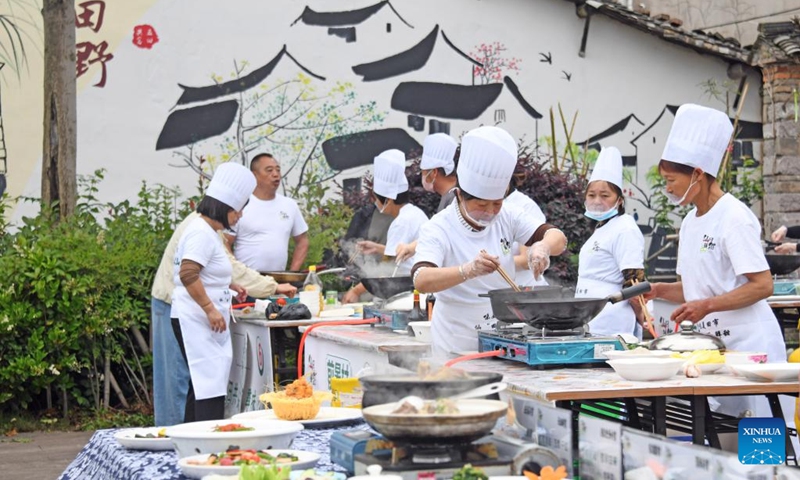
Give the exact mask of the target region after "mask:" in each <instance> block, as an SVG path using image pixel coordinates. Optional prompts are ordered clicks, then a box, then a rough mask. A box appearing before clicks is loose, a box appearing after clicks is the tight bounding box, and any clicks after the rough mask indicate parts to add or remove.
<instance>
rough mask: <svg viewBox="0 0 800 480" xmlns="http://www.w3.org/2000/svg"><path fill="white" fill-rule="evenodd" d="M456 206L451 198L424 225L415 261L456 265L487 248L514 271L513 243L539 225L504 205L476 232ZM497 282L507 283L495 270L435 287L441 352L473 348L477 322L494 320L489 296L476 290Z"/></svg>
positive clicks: (437, 348) (435, 345)
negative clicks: (441, 288)
mask: <svg viewBox="0 0 800 480" xmlns="http://www.w3.org/2000/svg"><path fill="white" fill-rule="evenodd" d="M458 208H459V207H458V202H453V203H451V204H450V205H449V206H448V207H447V208H445V209H444V210H442V211H441V212H439V213H437V214H436V215H434V217H433V218H432V219H431V220H430V221H429V222H427V223H425V224H424V225H423V226H422V228H421V229H420V235H419V240H418V242H417V252H416V262H417V263H420V262H430V263H432V264H434V265H436V266H438V267H456V266H459V265H462V264H464V263H466V262H469V261H471V260H473V259H475V257H476V256H478V254H479V253H480V251H481V250H486V251H487V252H488V253H489V254H491V255H497V256H498V257H500V263H501V265H502V266H503V268H504V269H505V270H506V271H507V272H512V271H514V270H513V269H514V256H513V255H512V253H511V244H512V243H513V242H515V241H517V242H521V243H525V242H527V241H528V240H529V239H530V238H531V237H532V236H533V234H534V232H536V229H537V228H539V227H540V226H541V225H542V223H541V222H536V221H535V220H533V218H532V217H531V216H530V215H527V214H526V213H525V212H523V211H522V210H519V209H518V208H517V207H516V206H514V205H503V207H502V208H501V209H500V213H498V215H497V219H496V220H495V221H494V222H493V223H492V224H491V225H490V226H489V227H488V228H486V229H484V230H481V231H477V232H475V231H472V230H470V229H469V228H468V227H467V226H465V225H464V224H463V223H462V220H461V219H460V218H459V214H458V212H457V209H458ZM500 288H508V284H507V283H506V282H505V281H504V280H503V278H502V277H501V276H500V274H499V273H493V274H490V275H483V276H480V277H476V278H473V279H470V280H467V281H466V282H463V283H460V284H458V285H456V286H454V287H452V288H449V289H447V290H443V291H441V292H437V293H436V306H435V307H434V309H433V324H432V325H431V333H432V335H433V348H434V351H435V352H436V353H439V354H441V353H458V352H464V351H475V350H477V349H478V339H477V334H476V327H481V328H489V326H490V325H491V324H493V323H494V321H493V320H492V308H491V305H490V303H489V299H488V298H483V297H479V296H478V294H480V293H486V292H488V291H489V290H495V289H500Z"/></svg>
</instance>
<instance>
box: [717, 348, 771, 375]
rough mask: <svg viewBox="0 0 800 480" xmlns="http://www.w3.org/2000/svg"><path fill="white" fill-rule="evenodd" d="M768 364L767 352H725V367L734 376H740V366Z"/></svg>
mask: <svg viewBox="0 0 800 480" xmlns="http://www.w3.org/2000/svg"><path fill="white" fill-rule="evenodd" d="M758 363H767V354H766V352H725V365H726V366H727V367H728V370H730V371H731V373H733V374H734V375H740V374H739V372H738V371H737V366H738V365H748V364H758Z"/></svg>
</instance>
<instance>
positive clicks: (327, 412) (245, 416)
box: [231, 407, 362, 427]
mask: <svg viewBox="0 0 800 480" xmlns="http://www.w3.org/2000/svg"><path fill="white" fill-rule="evenodd" d="M361 418H362V416H361V410H359V409H357V408H343V407H321V408H320V409H319V413H318V414H317V416H316V417H315V418H311V419H309V420H296V421H297V422H300V423H302V424H303V425H304V426H307V427H326V426H332V425H339V424H342V423H348V422H353V421H355V420H359V419H361ZM231 419H232V420H277V419H278V417H276V416H275V412H274V411H272V410H256V411H254V412H245V413H239V414H237V415H234V416H233V417H232V418H231Z"/></svg>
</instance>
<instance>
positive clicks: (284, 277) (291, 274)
mask: <svg viewBox="0 0 800 480" xmlns="http://www.w3.org/2000/svg"><path fill="white" fill-rule="evenodd" d="M343 271H345V269H344V268H329V269H327V270H321V271H317V275H322V274H325V273H339V272H343ZM258 273H260V274H261V275H269V276H270V277H272V278H274V279H275V281H276V282H278V283H289V284H291V285H293V286H295V287H298V288H299V287H302V286H303V282H305V281H306V277H307V276H308V270H306V271H303V272H298V271H291V270H289V271H284V272H258Z"/></svg>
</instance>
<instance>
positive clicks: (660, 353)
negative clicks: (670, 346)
mask: <svg viewBox="0 0 800 480" xmlns="http://www.w3.org/2000/svg"><path fill="white" fill-rule="evenodd" d="M603 355H605V356H606V358H608V359H609V360H616V359H618V358H645V359H646V358H667V357H669V356H671V355H672V352H670V351H667V350H647V351H644V352H641V351H639V352H637V351H636V350H606V351H605V352H603Z"/></svg>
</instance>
